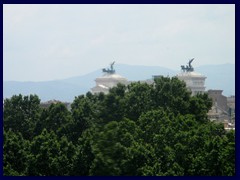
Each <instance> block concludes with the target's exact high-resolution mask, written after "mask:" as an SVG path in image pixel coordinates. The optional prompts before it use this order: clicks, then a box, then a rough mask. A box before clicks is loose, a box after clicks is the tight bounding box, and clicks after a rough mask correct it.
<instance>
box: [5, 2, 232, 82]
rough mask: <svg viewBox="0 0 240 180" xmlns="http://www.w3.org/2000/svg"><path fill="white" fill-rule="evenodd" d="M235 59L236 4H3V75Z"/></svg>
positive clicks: (24, 77)
mask: <svg viewBox="0 0 240 180" xmlns="http://www.w3.org/2000/svg"><path fill="white" fill-rule="evenodd" d="M193 57H194V58H195V60H194V62H193V63H192V65H193V66H194V67H196V66H201V65H205V64H223V63H232V64H234V63H235V5H226V4H224V5H209V4H208V5H22V4H20V5H6V4H4V5H3V78H4V80H17V81H44V80H53V79H62V78H67V77H72V76H77V75H84V74H86V73H89V72H92V71H95V70H97V69H99V68H104V67H107V66H108V65H109V63H110V62H112V61H116V63H121V64H132V65H148V66H163V67H167V68H170V69H174V70H178V69H179V70H180V65H181V64H186V63H187V62H188V60H189V59H190V58H193Z"/></svg>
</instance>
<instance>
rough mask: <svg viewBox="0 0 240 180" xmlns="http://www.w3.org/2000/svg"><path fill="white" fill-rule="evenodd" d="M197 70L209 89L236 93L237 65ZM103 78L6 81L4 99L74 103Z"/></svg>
mask: <svg viewBox="0 0 240 180" xmlns="http://www.w3.org/2000/svg"><path fill="white" fill-rule="evenodd" d="M114 67H115V69H116V73H117V74H120V75H121V76H123V77H126V78H127V79H128V80H129V81H137V80H146V79H151V78H152V76H153V75H163V76H170V77H172V76H174V75H176V74H178V73H179V72H180V71H175V70H171V69H168V68H164V67H158V66H138V65H125V64H116V65H115V66H114ZM195 71H197V72H199V73H201V74H203V75H205V76H206V77H207V79H206V82H205V86H206V89H207V90H208V89H221V90H223V94H224V95H225V96H230V95H234V94H235V65H234V64H221V65H205V66H200V67H196V68H195ZM101 75H102V71H101V69H99V70H97V71H94V72H91V73H89V74H86V75H84V76H76V77H72V78H68V79H62V80H55V81H44V82H17V81H4V82H3V97H4V98H9V97H11V96H12V95H14V94H20V93H21V94H23V95H29V94H37V95H38V96H39V98H40V99H41V101H42V102H44V101H48V100H51V99H56V100H60V101H65V102H72V101H73V100H74V97H75V96H78V95H81V94H85V93H86V92H88V91H90V89H91V88H92V87H94V86H95V81H94V80H95V79H96V78H97V77H100V76H101Z"/></svg>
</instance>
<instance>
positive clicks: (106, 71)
mask: <svg viewBox="0 0 240 180" xmlns="http://www.w3.org/2000/svg"><path fill="white" fill-rule="evenodd" d="M114 64H115V61H113V62H112V63H110V69H109V68H108V69H106V68H103V69H102V71H103V72H105V73H109V74H114V73H115V69H114V68H113V65H114Z"/></svg>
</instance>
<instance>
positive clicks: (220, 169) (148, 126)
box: [3, 77, 235, 176]
mask: <svg viewBox="0 0 240 180" xmlns="http://www.w3.org/2000/svg"><path fill="white" fill-rule="evenodd" d="M211 106H212V104H211V99H210V98H209V97H208V95H207V94H198V95H196V96H191V93H190V92H189V91H188V90H187V88H186V84H185V83H184V82H182V81H180V80H178V79H177V78H176V77H173V78H170V77H159V78H156V79H155V80H154V83H153V84H147V83H140V82H134V83H131V84H129V85H127V86H125V85H122V84H118V85H117V86H116V87H113V88H112V89H110V91H109V93H108V94H103V93H99V94H92V93H91V92H88V93H87V94H86V95H80V96H77V97H75V100H74V101H73V103H72V104H71V110H68V109H67V108H66V107H65V105H64V104H63V103H56V104H51V105H50V106H49V107H47V108H44V107H41V106H40V99H39V98H38V96H37V95H29V96H22V95H21V94H20V95H14V96H12V97H11V98H9V99H5V100H4V109H3V120H4V132H3V135H4V144H3V150H4V152H3V158H4V167H3V168H4V175H5V176H104V175H105V176H120V175H121V176H196V175H198V176H201V175H202V176H233V175H235V132H234V131H225V130H224V127H223V125H222V124H219V123H213V122H210V121H209V119H208V117H207V112H208V111H209V109H210V108H211Z"/></svg>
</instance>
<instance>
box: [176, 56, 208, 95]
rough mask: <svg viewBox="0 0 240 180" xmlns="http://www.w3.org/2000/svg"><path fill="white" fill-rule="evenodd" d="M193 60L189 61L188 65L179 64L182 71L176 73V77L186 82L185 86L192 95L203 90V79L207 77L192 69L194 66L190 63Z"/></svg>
mask: <svg viewBox="0 0 240 180" xmlns="http://www.w3.org/2000/svg"><path fill="white" fill-rule="evenodd" d="M193 60H194V58H193V59H191V60H190V61H189V63H188V64H189V65H187V66H183V65H182V66H181V68H182V72H181V73H179V74H178V75H177V78H178V79H180V80H182V81H184V82H185V83H186V86H187V88H188V89H189V90H190V91H191V92H192V95H193V96H194V95H196V94H198V93H200V94H201V93H204V92H205V88H206V87H205V86H204V85H205V79H206V78H207V77H205V76H204V75H201V74H200V73H197V72H195V71H194V68H193V67H192V65H191V63H192V61H193Z"/></svg>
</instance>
